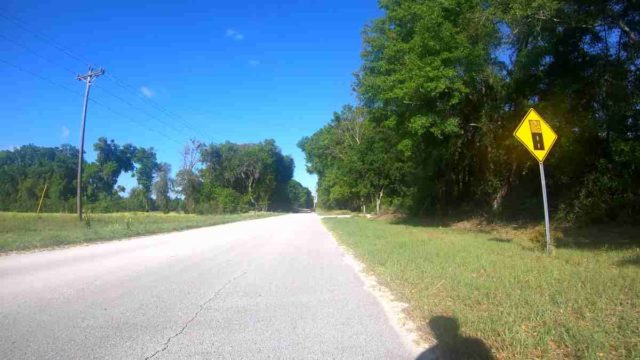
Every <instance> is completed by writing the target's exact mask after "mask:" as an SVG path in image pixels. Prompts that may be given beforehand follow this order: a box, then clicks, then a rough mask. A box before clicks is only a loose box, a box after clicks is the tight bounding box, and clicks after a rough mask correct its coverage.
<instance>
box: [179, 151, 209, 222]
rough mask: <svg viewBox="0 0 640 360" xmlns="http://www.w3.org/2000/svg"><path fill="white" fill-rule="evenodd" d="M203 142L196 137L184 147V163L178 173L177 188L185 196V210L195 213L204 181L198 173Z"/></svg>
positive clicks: (182, 153)
mask: <svg viewBox="0 0 640 360" xmlns="http://www.w3.org/2000/svg"><path fill="white" fill-rule="evenodd" d="M202 146H203V145H202V144H201V143H200V142H198V141H196V140H194V139H192V140H190V141H189V142H188V143H187V144H186V145H185V146H184V148H183V149H182V152H181V155H182V165H181V168H180V170H179V171H178V173H177V174H176V180H175V184H176V189H177V190H178V192H179V193H180V194H181V195H182V196H183V199H184V212H186V213H194V212H195V211H196V202H197V200H198V193H199V191H200V188H201V186H202V181H201V180H200V177H199V176H198V174H197V170H198V169H197V167H198V156H199V153H200V150H201V148H202Z"/></svg>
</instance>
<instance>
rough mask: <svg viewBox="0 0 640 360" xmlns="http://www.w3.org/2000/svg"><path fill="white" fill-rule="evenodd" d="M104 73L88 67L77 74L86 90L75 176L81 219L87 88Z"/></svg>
mask: <svg viewBox="0 0 640 360" xmlns="http://www.w3.org/2000/svg"><path fill="white" fill-rule="evenodd" d="M102 74H104V69H103V68H100V69H98V70H93V68H92V67H89V72H88V73H86V74H85V75H78V77H77V79H78V80H80V81H84V82H85V83H86V90H85V92H84V106H83V107H82V124H81V125H80V152H78V178H77V186H76V188H77V193H76V209H77V211H78V218H79V219H80V221H82V156H83V153H84V125H85V123H86V121H87V103H88V102H89V90H90V89H91V83H92V82H93V79H95V78H97V77H98V76H100V75H102Z"/></svg>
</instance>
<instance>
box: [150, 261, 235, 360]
mask: <svg viewBox="0 0 640 360" xmlns="http://www.w3.org/2000/svg"><path fill="white" fill-rule="evenodd" d="M246 273H247V272H246V271H245V272H242V273H240V274H238V275H236V276H234V277H232V278H231V279H229V281H227V282H226V283H225V284H224V285H222V286H221V287H220V288H219V289H218V290H216V291H215V292H214V293H213V295H211V297H210V298H208V299H207V300H206V301H205V302H203V303H202V304H200V308H199V309H198V311H196V312H195V313H194V314H193V316H192V317H191V318H190V319H189V320H187V322H186V323H184V325H183V326H182V328H181V329H180V331H178V332H177V333H175V334H173V335H171V336H169V338H167V341H165V342H164V344H162V347H161V348H160V349H158V350H156V351H155V352H154V353H153V354H151V355H149V356H147V357H145V358H144V360H149V359H152V358H153V357H155V356H156V355H158V354H160V353H161V352H163V351H165V350H167V348H169V343H170V342H171V340H173V339H174V338H176V337H178V336H180V335H181V334H182V333H183V332H184V331H185V330H186V329H187V327H189V324H191V323H192V322H193V321H194V320H195V319H196V318H197V317H198V315H200V313H201V312H202V310H204V309H205V308H206V307H207V305H209V303H210V302H212V301H213V300H214V299H215V298H216V297H217V296H218V294H220V293H221V292H222V290H224V289H225V288H226V287H227V286H229V285H230V284H231V283H232V282H234V281H235V280H237V279H238V278H240V277H241V276H243V275H245V274H246Z"/></svg>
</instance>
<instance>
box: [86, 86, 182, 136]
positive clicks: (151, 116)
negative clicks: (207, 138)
mask: <svg viewBox="0 0 640 360" xmlns="http://www.w3.org/2000/svg"><path fill="white" fill-rule="evenodd" d="M97 87H98V88H100V89H101V90H102V91H104V92H105V93H106V94H108V95H110V96H112V97H114V98H116V99H118V100H120V101H122V102H123V103H125V104H127V105H129V106H130V107H132V108H134V109H138V111H140V112H142V113H144V114H145V115H147V116H148V117H150V118H152V119H153V120H156V121H158V122H160V123H162V124H164V125H166V126H168V127H171V128H173V130H176V131H178V132H181V133H182V134H183V135H186V136H187V137H190V136H191V134H189V133H186V132H184V131H183V130H182V129H180V128H178V127H175V126H174V125H173V124H171V123H169V122H166V121H164V120H161V119H160V118H157V117H155V115H153V114H151V113H150V112H148V111H146V110H144V109H142V108H140V107H137V106H136V105H134V104H132V103H131V102H129V101H128V100H126V99H124V98H123V97H121V96H120V95H117V94H115V93H113V92H111V91H109V90H107V89H106V88H104V87H102V86H97Z"/></svg>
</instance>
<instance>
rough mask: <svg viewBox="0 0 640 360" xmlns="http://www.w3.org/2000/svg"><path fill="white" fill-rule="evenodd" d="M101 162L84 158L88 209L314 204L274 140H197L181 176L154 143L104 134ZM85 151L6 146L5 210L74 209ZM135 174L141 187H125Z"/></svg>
mask: <svg viewBox="0 0 640 360" xmlns="http://www.w3.org/2000/svg"><path fill="white" fill-rule="evenodd" d="M93 150H94V151H95V153H96V160H95V161H93V162H87V161H86V160H85V161H84V164H83V169H84V170H83V173H82V196H83V199H84V201H85V203H86V204H87V205H86V209H87V210H89V211H94V212H112V211H151V210H160V211H164V212H169V211H184V212H188V213H203V214H212V213H232V212H245V211H250V210H255V211H266V210H274V211H289V210H292V209H295V208H311V207H313V197H312V194H311V192H310V191H309V190H308V189H307V188H305V187H303V186H302V185H301V184H300V183H299V182H297V181H295V180H293V170H294V166H295V165H294V162H293V159H292V158H291V157H289V156H285V155H283V154H282V153H281V150H280V149H279V148H278V147H277V146H276V144H275V142H274V141H273V140H265V141H263V142H261V143H257V144H234V143H230V142H226V143H224V144H209V145H204V144H202V143H199V142H197V141H191V142H190V143H189V144H188V145H187V146H186V147H185V150H184V151H183V153H182V155H183V163H182V166H181V168H180V170H179V171H178V173H177V174H176V177H175V179H174V178H173V177H172V175H171V166H170V165H169V164H168V163H165V162H159V161H158V160H157V155H156V152H155V150H154V148H152V147H149V148H145V147H139V146H135V145H133V144H124V145H119V144H117V143H116V142H115V141H114V140H107V139H106V138H104V137H101V138H99V139H98V141H97V142H96V143H95V144H94V145H93ZM77 158H78V149H77V148H76V147H74V146H71V145H61V146H60V147H40V146H35V145H25V146H21V147H19V148H15V149H13V150H3V151H0V211H35V209H36V206H37V204H38V201H39V199H40V197H41V195H42V194H44V201H43V211H49V212H74V211H75V197H76V173H77ZM122 174H131V176H132V177H134V178H135V179H136V182H137V186H134V187H133V188H131V189H130V190H129V193H128V194H125V191H126V190H125V188H124V187H123V186H121V185H118V179H119V178H120V176H121V175H122Z"/></svg>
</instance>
